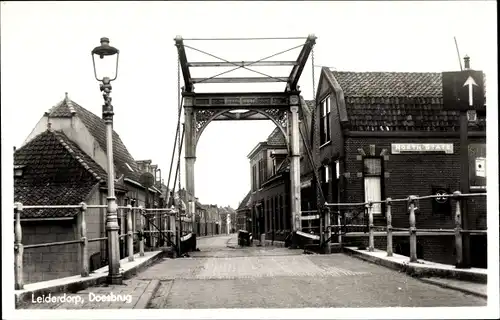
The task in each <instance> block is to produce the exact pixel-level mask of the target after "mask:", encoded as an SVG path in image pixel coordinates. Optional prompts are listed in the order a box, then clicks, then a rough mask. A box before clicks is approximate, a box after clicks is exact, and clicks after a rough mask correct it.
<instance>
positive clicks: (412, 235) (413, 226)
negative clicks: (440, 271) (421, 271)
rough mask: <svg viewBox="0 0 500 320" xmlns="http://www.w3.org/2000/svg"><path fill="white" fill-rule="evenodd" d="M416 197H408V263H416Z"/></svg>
mask: <svg viewBox="0 0 500 320" xmlns="http://www.w3.org/2000/svg"><path fill="white" fill-rule="evenodd" d="M416 198H417V197H416V196H410V197H409V202H410V229H409V231H410V262H417V260H418V259H417V228H416V220H415V200H416Z"/></svg>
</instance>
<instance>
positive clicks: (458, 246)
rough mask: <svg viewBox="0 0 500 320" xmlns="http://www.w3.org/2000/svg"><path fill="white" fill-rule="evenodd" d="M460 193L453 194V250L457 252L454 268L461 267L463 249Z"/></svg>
mask: <svg viewBox="0 0 500 320" xmlns="http://www.w3.org/2000/svg"><path fill="white" fill-rule="evenodd" d="M461 195H462V193H461V192H460V191H455V192H453V198H454V199H455V250H456V252H457V264H456V267H461V266H462V265H463V261H464V260H463V247H462V211H461V208H460V205H461V199H460V197H461Z"/></svg>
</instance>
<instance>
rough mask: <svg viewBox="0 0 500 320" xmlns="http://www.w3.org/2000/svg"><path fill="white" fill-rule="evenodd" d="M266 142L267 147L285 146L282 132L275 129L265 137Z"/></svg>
mask: <svg viewBox="0 0 500 320" xmlns="http://www.w3.org/2000/svg"><path fill="white" fill-rule="evenodd" d="M266 142H267V144H268V145H271V146H285V145H286V140H285V136H284V135H283V132H281V130H280V129H279V128H278V127H276V128H274V130H273V132H271V134H270V135H269V136H268V137H267V139H266Z"/></svg>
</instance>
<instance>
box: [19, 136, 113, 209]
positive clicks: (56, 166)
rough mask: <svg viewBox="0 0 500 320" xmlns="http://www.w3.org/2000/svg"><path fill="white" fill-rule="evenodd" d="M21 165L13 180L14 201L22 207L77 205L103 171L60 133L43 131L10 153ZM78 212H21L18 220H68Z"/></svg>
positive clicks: (101, 179)
mask: <svg viewBox="0 0 500 320" xmlns="http://www.w3.org/2000/svg"><path fill="white" fill-rule="evenodd" d="M14 165H15V166H24V167H23V175H22V177H16V178H15V179H14V201H16V202H21V203H23V205H70V204H71V205H77V204H79V203H80V202H82V201H84V200H85V198H86V197H87V196H88V195H89V193H90V192H91V190H92V188H93V187H94V186H95V185H96V184H97V183H98V182H99V181H104V179H105V177H106V172H105V171H104V170H103V169H102V168H101V167H100V166H99V165H98V164H97V163H95V162H94V160H92V158H90V157H89V156H87V155H86V154H85V153H84V152H83V151H82V150H81V149H80V148H78V146H76V145H75V144H74V143H73V142H71V140H70V139H69V138H68V137H66V136H65V135H64V133H62V132H57V131H50V130H47V131H45V132H43V133H41V134H39V135H38V136H37V137H35V138H34V139H33V140H31V141H30V142H28V143H27V144H26V145H24V146H23V147H22V148H20V149H18V150H16V152H15V153H14ZM77 213H78V209H42V210H35V209H25V210H23V214H22V216H21V218H47V217H72V216H74V215H76V214H77Z"/></svg>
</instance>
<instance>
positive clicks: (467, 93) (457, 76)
mask: <svg viewBox="0 0 500 320" xmlns="http://www.w3.org/2000/svg"><path fill="white" fill-rule="evenodd" d="M442 81H443V109H444V110H455V111H459V113H460V155H459V159H460V191H461V192H462V194H467V193H469V192H470V190H469V139H468V138H469V137H468V135H469V128H468V127H469V119H468V116H467V113H468V112H469V111H471V112H475V111H477V110H484V108H485V98H484V75H483V72H482V71H477V70H472V69H471V67H470V58H469V57H468V56H466V57H464V70H462V71H458V72H443V73H442ZM466 199H467V198H462V199H461V201H460V202H461V212H462V221H461V223H462V229H463V230H465V232H463V234H462V261H460V262H458V263H457V268H470V267H471V247H470V232H469V231H470V229H471V227H472V226H471V223H470V222H471V221H470V219H469V215H468V210H467V209H468V208H467V200H466Z"/></svg>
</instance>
